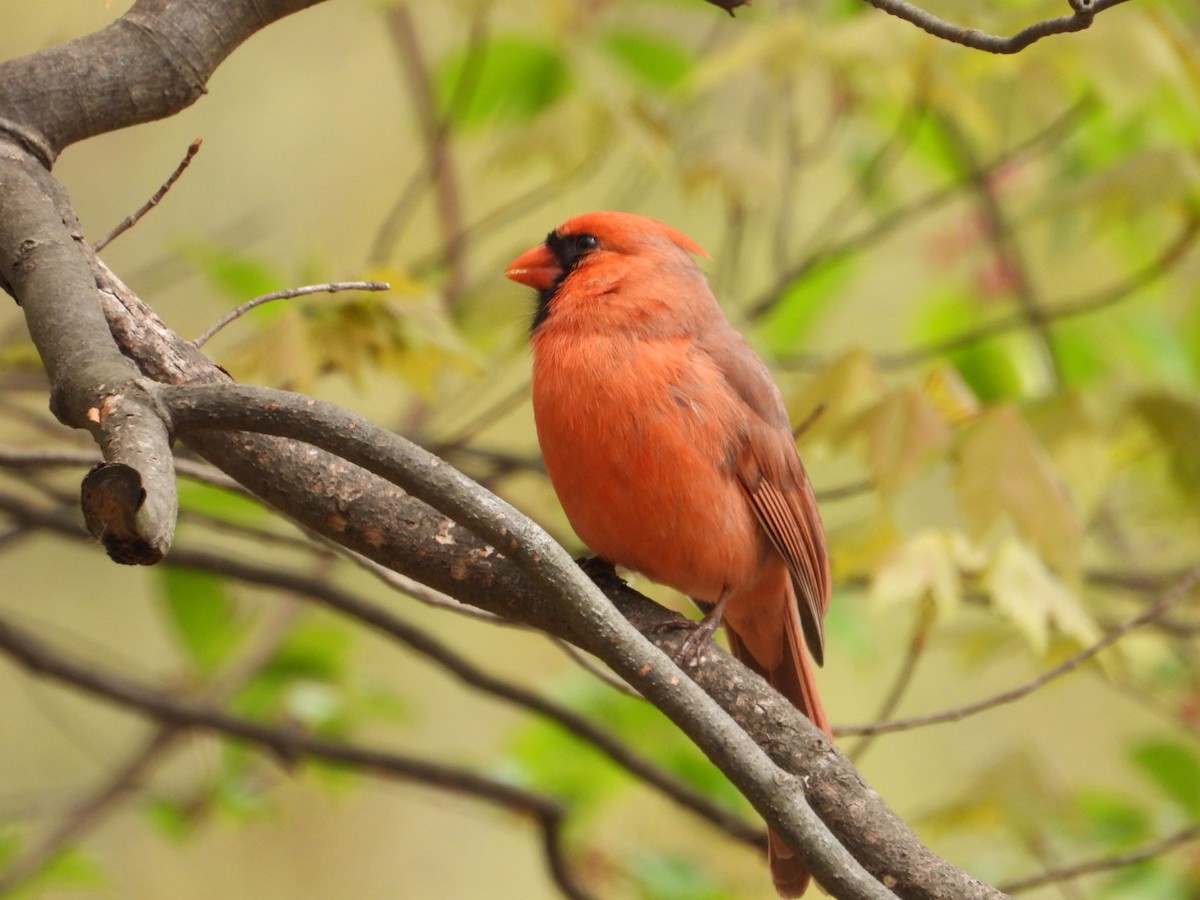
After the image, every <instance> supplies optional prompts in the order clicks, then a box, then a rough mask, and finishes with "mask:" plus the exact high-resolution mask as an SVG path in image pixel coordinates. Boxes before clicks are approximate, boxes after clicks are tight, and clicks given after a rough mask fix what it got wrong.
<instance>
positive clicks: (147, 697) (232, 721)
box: [0, 618, 588, 898]
mask: <svg viewBox="0 0 1200 900" xmlns="http://www.w3.org/2000/svg"><path fill="white" fill-rule="evenodd" d="M0 650H3V651H4V652H5V653H7V654H8V656H9V657H10V658H11V659H13V660H14V661H16V662H18V663H20V664H21V665H22V666H24V667H25V668H26V669H28V670H29V671H30V672H33V673H35V674H38V675H42V676H45V677H49V678H53V679H54V680H56V681H61V682H64V683H66V684H71V685H74V686H75V687H77V688H80V689H82V690H84V691H87V692H88V693H90V694H94V695H96V696H98V697H103V698H105V699H107V700H111V701H112V702H114V703H117V704H119V705H121V706H124V707H126V708H127V709H132V710H134V711H135V712H138V713H140V714H142V715H148V716H150V717H151V718H154V719H156V720H158V721H159V722H161V723H162V724H163V725H165V726H168V727H171V728H199V729H203V730H206V731H215V732H219V733H221V734H225V735H229V736H231V737H235V738H240V739H241V740H244V741H248V742H250V743H252V744H257V745H259V746H261V747H263V748H264V749H267V750H269V751H271V752H272V753H273V754H274V755H275V757H276V758H277V759H278V760H279V761H280V763H282V764H283V765H284V766H289V767H290V766H291V765H293V764H295V763H296V762H297V761H299V760H301V759H304V758H306V757H311V758H314V759H321V760H324V761H325V762H328V763H333V764H335V765H344V766H352V767H354V769H355V770H356V771H361V772H371V773H374V774H376V775H382V776H385V777H389V778H399V779H402V780H405V781H414V782H418V783H420V784H426V785H429V786H431V787H437V788H441V789H443V790H450V791H454V792H457V793H462V794H467V795H468V796H472V797H475V798H477V799H480V800H483V801H485V802H488V803H492V804H494V805H497V806H500V807H502V808H504V809H510V810H519V811H521V812H524V813H526V814H528V815H531V816H532V817H533V818H535V819H536V820H537V822H538V824H539V825H540V826H541V828H542V831H543V836H544V840H543V843H544V845H545V848H546V851H547V859H548V863H549V866H550V869H551V872H552V873H553V874H554V878H555V881H556V882H558V884H559V887H560V888H561V889H562V890H563V893H564V894H566V895H567V896H568V897H574V898H583V897H587V896H588V894H587V892H586V891H584V890H583V889H582V888H581V887H580V886H579V885H578V884H576V883H575V881H574V878H573V876H572V875H571V873H570V871H569V869H568V867H567V866H566V863H565V860H564V858H563V853H562V848H561V825H562V822H563V819H564V818H565V816H566V809H565V808H564V807H563V806H562V805H561V804H559V803H557V802H556V801H553V800H550V799H549V798H546V797H543V796H541V795H539V794H534V793H532V792H530V791H526V790H522V789H520V788H516V787H513V786H512V785H508V784H504V783H502V782H499V781H494V780H492V779H490V778H486V777H484V776H482V775H479V774H477V773H475V772H472V771H470V770H467V769H461V768H456V767H453V766H447V765H444V764H442V763H435V762H431V761H429V760H425V759H420V758H418V757H414V756H406V755H402V754H398V753H390V752H388V751H384V750H376V749H373V748H369V747H362V746H359V745H355V744H343V743H340V742H337V741H330V740H326V739H324V738H319V737H313V736H311V735H306V734H303V733H301V732H299V731H296V730H295V729H292V728H287V727H283V728H276V727H271V726H268V725H261V724H259V723H257V722H251V721H249V720H247V719H242V718H238V717H237V716H231V715H227V714H225V713H223V712H221V711H219V710H217V709H214V708H212V707H211V706H208V705H207V704H204V703H197V702H195V701H192V700H186V699H183V698H180V697H172V696H170V695H168V694H164V693H162V692H160V691H157V690H154V689H153V688H149V687H146V686H144V685H141V684H137V683H135V682H133V681H129V680H127V679H125V678H124V677H122V676H120V675H117V674H116V673H113V672H109V671H106V670H105V669H104V668H103V667H100V666H97V665H94V664H91V663H88V664H84V663H81V662H79V661H77V660H73V659H70V658H69V657H67V656H66V655H64V654H61V653H58V652H57V651H55V650H52V649H51V648H50V647H49V646H48V645H46V644H45V643H43V642H42V641H41V640H39V639H38V638H37V637H35V636H34V635H32V634H30V633H29V632H27V631H25V630H24V629H22V628H19V627H17V626H15V625H13V624H12V623H11V622H8V621H6V620H4V619H2V618H0Z"/></svg>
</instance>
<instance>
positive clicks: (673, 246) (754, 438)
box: [505, 212, 829, 897]
mask: <svg viewBox="0 0 1200 900" xmlns="http://www.w3.org/2000/svg"><path fill="white" fill-rule="evenodd" d="M691 254H701V255H706V254H704V251H703V250H701V249H700V247H699V246H698V245H697V244H696V243H695V242H693V241H692V240H691V239H689V238H688V237H686V236H685V235H683V234H681V233H680V232H678V231H676V230H675V229H673V228H671V227H669V226H667V225H664V224H662V223H661V222H656V221H654V220H653V219H647V218H644V217H642V216H636V215H632V214H629V213H619V212H593V213H587V214H585V215H581V216H577V217H575V218H573V219H570V220H568V221H567V222H565V223H563V224H562V225H560V226H559V227H558V228H556V229H555V230H554V231H552V232H551V233H550V234H549V236H547V238H546V240H545V241H544V242H543V243H541V244H538V245H537V246H536V247H534V248H532V249H531V250H528V251H527V252H525V253H523V254H522V255H521V256H519V257H517V258H516V259H515V260H513V262H512V263H511V264H510V265H509V267H508V270H507V272H506V273H505V274H506V275H507V277H509V278H511V279H512V280H513V281H517V282H520V283H521V284H524V285H528V286H529V287H532V288H534V289H536V290H537V292H538V302H537V312H536V313H535V315H534V317H533V330H532V335H531V338H530V342H531V344H532V348H533V412H534V418H535V420H536V423H537V434H538V442H539V443H540V444H541V448H542V455H543V457H544V459H545V462H546V469H547V471H548V472H549V473H550V480H551V482H552V483H553V485H554V490H555V492H556V493H557V494H558V497H559V500H560V501H561V503H562V506H563V510H564V511H565V512H566V514H567V518H568V519H569V520H570V522H571V526H572V527H573V528H574V529H575V532H576V534H578V535H579V537H580V538H581V539H582V540H583V541H584V543H586V544H587V545H588V547H590V548H591V549H592V551H594V552H595V553H596V554H598V555H599V556H600V557H602V558H603V559H605V560H608V561H609V562H611V563H614V564H617V565H621V566H624V567H626V568H628V569H632V570H634V571H636V572H640V573H642V574H644V575H646V576H648V577H649V578H651V579H653V580H654V581H657V582H660V583H662V584H666V585H669V586H670V587H673V588H676V589H677V590H679V591H681V592H683V593H684V594H687V595H688V596H689V597H691V598H692V600H693V601H694V602H695V603H696V604H697V605H698V606H699V607H700V608H701V609H702V610H704V612H705V615H704V618H703V620H702V621H701V622H700V623H699V625H698V626H697V628H696V631H695V632H693V634H692V636H691V637H690V638H689V641H688V644H689V645H690V647H691V649H692V651H693V653H694V652H695V651H696V650H697V649H698V648H702V647H703V646H704V643H705V642H707V641H708V639H709V638H710V637H711V636H712V633H713V631H714V630H715V629H716V627H717V625H718V624H720V623H721V621H722V617H724V623H725V626H726V631H727V632H728V634H729V644H730V648H731V650H732V651H733V653H734V655H735V656H737V658H738V659H740V660H741V661H742V662H743V663H745V664H746V665H747V666H749V667H750V668H751V669H753V670H754V671H755V672H758V673H759V674H760V675H762V676H763V677H764V678H766V679H767V681H768V682H770V684H771V685H772V686H773V687H775V688H776V690H778V691H779V692H780V693H781V694H783V695H784V696H785V697H787V698H788V699H789V700H791V701H792V703H793V704H795V705H796V706H797V707H799V709H800V710H801V711H802V712H804V714H805V715H807V716H808V717H809V718H810V719H812V721H813V722H815V723H816V724H817V725H818V726H819V727H820V728H822V729H823V730H824V731H826V732H827V733H828V732H829V720H828V719H827V718H826V717H825V710H824V709H823V708H822V706H821V700H820V697H819V696H818V695H817V687H816V683H815V680H814V677H813V667H812V663H811V662H810V661H809V658H808V655H807V654H806V653H805V646H806V645H807V648H808V652H809V653H811V654H812V658H813V659H814V660H815V661H816V663H817V664H818V665H819V664H821V663H822V661H823V658H824V635H823V630H822V619H823V616H824V615H825V610H826V608H827V607H828V605H829V562H828V556H827V554H826V550H825V536H824V532H823V530H822V528H821V520H820V518H819V516H818V513H817V504H816V500H815V499H814V497H813V492H812V486H811V485H810V484H809V480H808V476H807V475H806V474H805V471H804V466H803V465H802V464H801V462H800V457H799V454H798V453H797V452H796V444H795V440H794V438H793V436H792V430H791V427H790V426H789V424H788V418H787V413H786V411H785V410H784V406H783V400H782V398H781V397H780V395H779V389H778V388H777V387H776V386H775V383H774V382H773V381H772V380H771V376H770V373H769V372H768V371H767V367H766V366H765V365H764V364H763V362H762V360H760V359H759V358H758V356H756V355H755V353H754V351H753V350H751V349H750V347H749V345H748V344H747V343H746V341H745V340H744V339H743V338H742V336H741V335H740V334H738V333H737V331H735V330H734V328H733V326H731V325H730V324H729V322H728V321H727V320H726V319H725V316H724V315H723V314H722V313H721V309H720V307H719V306H718V305H717V301H716V299H715V298H714V297H713V294H712V291H711V290H709V287H708V283H707V281H706V280H705V278H704V275H703V273H702V272H701V271H700V269H699V268H698V267H697V266H696V264H695V262H694V261H693V260H692V258H691ZM768 856H769V860H770V868H771V876H772V878H773V880H774V882H775V887H776V889H777V890H778V892H779V894H780V896H783V897H798V896H800V895H801V894H802V893H804V890H805V888H807V886H808V882H809V874H808V872H807V871H806V870H805V868H804V866H803V864H802V863H801V861H800V860H799V859H798V858H797V857H796V855H795V854H794V853H793V852H792V850H791V848H790V847H788V846H787V845H786V844H785V843H783V841H782V840H781V839H780V838H779V837H778V835H776V834H774V833H771V834H770V841H769V854H768Z"/></svg>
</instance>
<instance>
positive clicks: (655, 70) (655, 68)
mask: <svg viewBox="0 0 1200 900" xmlns="http://www.w3.org/2000/svg"><path fill="white" fill-rule="evenodd" d="M604 46H605V48H606V49H607V50H608V52H609V53H610V54H611V55H612V57H613V58H614V59H615V60H617V62H619V63H620V64H621V65H623V66H624V67H625V68H626V69H627V70H628V71H629V72H630V73H631V74H632V75H633V76H634V78H636V79H637V80H638V81H640V82H642V83H643V84H645V85H647V86H649V87H652V88H657V89H659V90H667V89H669V88H673V87H674V86H675V85H677V84H678V83H679V82H680V81H682V80H683V79H684V78H685V77H686V76H687V74H688V72H690V71H691V69H692V59H691V55H690V54H689V53H688V51H687V50H686V49H684V47H683V46H682V45H680V44H678V43H676V42H675V41H672V40H670V39H669V38H665V37H663V36H661V35H658V34H654V33H652V32H648V31H633V30H627V31H626V30H623V31H613V32H610V33H609V35H608V37H607V38H606V39H605V42H604Z"/></svg>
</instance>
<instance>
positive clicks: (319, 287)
mask: <svg viewBox="0 0 1200 900" xmlns="http://www.w3.org/2000/svg"><path fill="white" fill-rule="evenodd" d="M391 288H392V286H391V285H390V284H388V283H387V282H386V281H334V282H330V283H328V284H307V285H304V286H303V287H294V288H284V289H283V290H281V291H272V292H271V293H269V294H263V295H262V296H261V297H255V298H254V299H253V300H247V301H246V302H245V303H243V304H242V305H241V306H239V307H238V308H237V309H234V310H230V311H229V312H227V313H225V315H223V316H221V318H219V319H217V321H215V322H214V323H213V324H212V325H210V326H209V327H208V329H207V330H206V331H205V332H204V333H203V334H202V335H200V337H198V338H196V339H195V340H194V341H192V346H193V347H203V346H204V345H205V344H206V343H208V340H209V338H211V337H212V336H213V335H214V334H216V333H217V332H218V331H220V330H221V329H222V328H224V327H225V326H226V325H228V324H229V323H230V322H232V321H233V320H234V319H237V318H240V317H241V316H244V315H245V314H246V313H248V312H250V310H252V309H254V308H255V307H256V306H262V305H263V304H264V303H270V302H271V301H272V300H289V299H291V298H292V297H304V296H306V295H308V294H335V293H337V292H338V291H388V290H391Z"/></svg>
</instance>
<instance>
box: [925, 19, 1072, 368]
mask: <svg viewBox="0 0 1200 900" xmlns="http://www.w3.org/2000/svg"><path fill="white" fill-rule="evenodd" d="M1089 2H1090V0H1089ZM942 127H943V131H944V132H945V134H946V135H947V136H948V138H949V142H950V144H951V146H952V148H953V151H954V153H955V155H956V156H957V157H958V163H959V165H961V166H962V167H963V170H964V171H965V172H966V174H967V177H968V178H969V179H970V183H971V187H972V189H973V192H974V194H975V198H976V202H977V204H978V206H979V211H980V215H981V216H982V219H983V222H984V225H985V234H986V237H987V239H988V241H989V242H990V243H991V245H992V253H993V254H994V255H995V261H996V263H997V264H998V265H999V266H1000V268H1001V270H1002V271H1003V273H1004V275H1005V277H1006V278H1008V279H1011V285H1012V292H1013V295H1014V296H1015V297H1016V299H1017V305H1018V306H1019V307H1020V315H1021V319H1022V320H1023V322H1024V324H1025V325H1026V327H1027V328H1028V329H1029V330H1030V332H1032V334H1033V335H1034V336H1035V337H1036V339H1037V346H1038V349H1039V350H1041V356H1042V360H1043V362H1044V364H1045V371H1046V373H1047V374H1048V375H1049V376H1050V378H1051V379H1052V383H1053V385H1055V386H1057V385H1058V384H1060V383H1061V382H1062V364H1061V362H1060V360H1059V358H1058V350H1057V348H1056V346H1055V343H1054V334H1053V332H1052V331H1051V330H1050V325H1049V322H1048V321H1047V318H1046V309H1045V306H1044V304H1043V303H1042V297H1041V291H1039V290H1038V288H1037V286H1036V285H1035V284H1034V280H1033V273H1032V271H1031V270H1030V267H1029V263H1028V261H1027V260H1026V258H1025V252H1024V250H1023V249H1022V248H1021V243H1020V241H1018V240H1017V236H1016V234H1015V233H1014V232H1013V228H1012V225H1011V224H1010V223H1009V221H1008V216H1007V214H1006V213H1005V210H1004V208H1003V206H1002V205H1001V203H1000V198H999V196H998V192H997V188H996V181H995V179H994V178H992V177H991V175H990V174H989V173H988V171H987V170H986V169H985V167H984V166H983V165H982V164H981V163H980V161H979V159H978V157H977V154H976V152H975V148H974V147H972V146H971V143H970V141H969V140H968V138H967V136H966V135H965V134H963V132H962V129H961V128H959V127H958V124H957V123H956V122H954V121H952V120H951V119H949V118H947V117H942Z"/></svg>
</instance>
